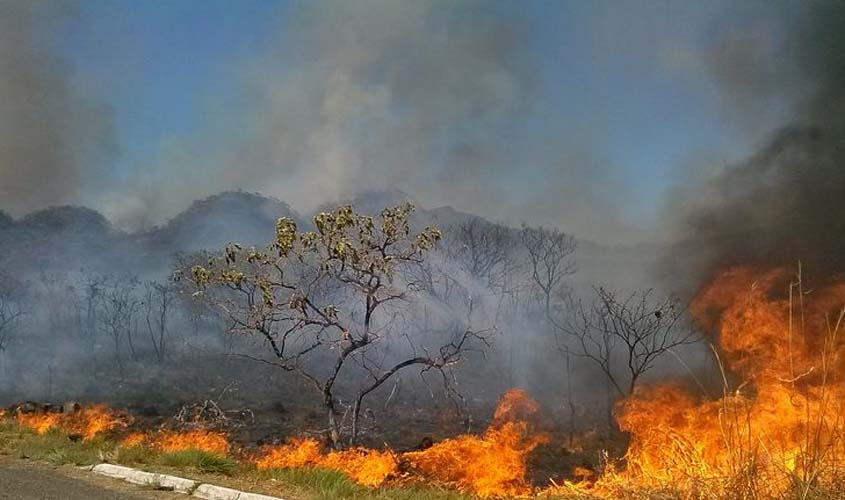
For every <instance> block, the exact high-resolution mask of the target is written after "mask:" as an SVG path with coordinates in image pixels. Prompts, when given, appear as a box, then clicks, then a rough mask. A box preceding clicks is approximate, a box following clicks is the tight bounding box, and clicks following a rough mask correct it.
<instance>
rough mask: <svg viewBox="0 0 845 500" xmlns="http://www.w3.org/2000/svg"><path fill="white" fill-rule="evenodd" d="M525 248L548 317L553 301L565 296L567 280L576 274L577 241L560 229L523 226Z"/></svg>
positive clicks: (533, 278) (530, 269)
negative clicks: (575, 255) (565, 281)
mask: <svg viewBox="0 0 845 500" xmlns="http://www.w3.org/2000/svg"><path fill="white" fill-rule="evenodd" d="M522 244H523V246H524V247H525V251H526V253H527V254H528V265H529V274H530V275H531V279H532V280H533V284H534V285H535V286H536V288H537V290H538V292H539V293H538V295H539V298H540V301H541V303H542V306H543V313H544V314H545V315H546V317H548V316H549V315H550V314H551V312H552V306H553V304H554V302H553V301H554V300H555V299H557V298H561V299H562V298H565V296H566V292H567V288H566V287H565V283H564V280H565V279H566V277H567V276H571V275H572V274H574V273H575V269H576V268H575V259H574V258H573V256H574V254H575V238H573V237H572V236H571V235H568V234H566V233H564V232H562V231H558V230H557V229H546V228H544V227H537V228H534V227H529V226H525V225H523V226H522Z"/></svg>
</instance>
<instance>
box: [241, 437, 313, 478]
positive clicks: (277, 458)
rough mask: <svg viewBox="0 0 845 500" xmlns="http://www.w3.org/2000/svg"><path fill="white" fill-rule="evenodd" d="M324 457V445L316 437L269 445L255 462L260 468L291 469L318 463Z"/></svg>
mask: <svg viewBox="0 0 845 500" xmlns="http://www.w3.org/2000/svg"><path fill="white" fill-rule="evenodd" d="M321 458H322V446H321V445H320V443H319V442H317V440H316V439H292V440H290V441H289V442H288V443H287V444H284V445H280V446H268V447H265V448H264V455H263V456H262V457H261V458H259V459H258V460H257V461H256V462H255V466H256V467H258V468H259V469H262V470H263V469H291V468H295V467H305V466H313V465H316V464H317V463H318V462H319V461H320V459H321Z"/></svg>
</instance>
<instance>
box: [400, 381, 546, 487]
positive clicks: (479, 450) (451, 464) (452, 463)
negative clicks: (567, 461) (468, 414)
mask: <svg viewBox="0 0 845 500" xmlns="http://www.w3.org/2000/svg"><path fill="white" fill-rule="evenodd" d="M538 410H539V406H538V405H537V403H536V402H535V401H534V400H532V399H531V398H530V397H529V396H528V394H527V393H526V392H525V391H523V390H521V389H511V390H510V391H508V392H506V393H505V394H504V395H503V396H502V398H501V400H500V401H499V405H498V406H497V408H496V412H495V414H494V418H493V423H492V425H491V426H490V428H488V429H487V431H486V432H485V433H484V435H482V436H472V435H464V436H458V437H456V438H454V439H447V440H445V441H442V442H440V443H437V444H435V445H434V446H432V447H431V448H428V449H427V450H423V451H417V452H411V453H406V454H404V455H403V458H404V459H405V460H407V461H408V463H409V464H410V465H411V468H412V469H413V470H415V471H417V472H418V473H420V474H421V475H423V476H424V477H427V478H430V479H432V480H434V481H437V482H441V483H445V484H450V485H454V486H456V487H458V488H459V489H461V490H464V491H468V492H471V493H474V494H476V495H478V496H481V497H493V496H506V495H524V494H527V493H529V492H530V491H531V488H530V487H529V486H528V485H527V484H526V481H525V472H526V468H527V461H528V455H529V454H530V453H531V451H533V450H534V448H536V447H537V446H538V445H540V444H542V443H544V442H546V441H547V437H546V436H544V435H542V434H535V433H533V432H532V429H531V425H530V423H529V421H530V418H531V417H533V416H534V415H535V414H536V413H537V411H538Z"/></svg>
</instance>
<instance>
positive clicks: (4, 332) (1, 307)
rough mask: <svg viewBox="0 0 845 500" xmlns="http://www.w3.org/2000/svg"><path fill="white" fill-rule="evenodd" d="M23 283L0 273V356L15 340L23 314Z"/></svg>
mask: <svg viewBox="0 0 845 500" xmlns="http://www.w3.org/2000/svg"><path fill="white" fill-rule="evenodd" d="M24 287H25V285H24V283H22V282H20V281H18V280H16V279H14V278H13V277H11V276H7V275H5V274H3V275H0V356H2V355H3V354H5V352H6V350H7V349H8V348H9V346H10V345H11V343H12V342H13V341H14V340H15V337H16V336H17V334H18V331H19V328H20V326H21V319H22V318H23V316H24V314H25V309H24V300H25V290H24Z"/></svg>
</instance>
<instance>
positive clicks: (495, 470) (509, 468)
mask: <svg viewBox="0 0 845 500" xmlns="http://www.w3.org/2000/svg"><path fill="white" fill-rule="evenodd" d="M537 410H538V406H537V403H536V402H534V401H533V400H532V399H531V398H530V397H528V395H527V393H525V391H522V390H511V391H509V392H508V393H506V394H505V395H504V396H503V397H502V399H501V401H500V402H499V405H498V407H497V409H496V413H495V417H494V420H493V424H492V425H491V426H490V428H489V429H487V431H486V432H485V433H484V434H483V435H482V436H473V435H464V436H458V437H456V438H454V439H448V440H445V441H442V442H440V443H437V444H435V445H434V446H432V447H431V448H428V449H426V450H423V451H414V452H407V453H402V454H398V455H397V454H394V453H392V452H390V451H377V450H369V449H364V448H354V449H350V450H344V451H332V452H329V453H325V454H324V453H323V452H322V447H321V446H320V444H319V443H318V442H317V441H316V440H313V439H298V440H292V441H291V442H289V443H288V444H285V445H280V446H272V447H266V448H265V449H264V450H263V455H262V456H261V457H260V458H258V459H257V460H256V466H257V467H258V468H259V469H274V468H291V467H302V466H311V467H320V468H325V469H332V470H338V471H340V472H343V473H344V474H346V475H347V476H349V477H350V478H351V479H353V480H354V481H356V482H357V483H359V484H362V485H366V486H379V485H381V484H383V483H384V482H385V481H387V480H389V479H391V478H395V477H398V475H399V470H400V465H403V466H404V468H407V469H408V470H410V471H411V472H413V473H414V474H415V475H416V476H418V477H419V478H424V479H427V480H430V481H435V482H438V483H442V484H447V485H454V486H456V487H458V488H460V489H462V490H464V491H467V492H471V493H473V494H476V495H478V496H481V497H494V496H506V495H524V494H528V493H530V492H531V488H530V486H529V485H528V484H527V483H526V481H525V472H526V468H527V460H528V455H529V453H531V451H532V450H533V449H534V448H535V447H536V446H537V445H539V444H541V443H543V442H545V441H546V437H545V436H543V435H535V434H534V433H533V432H532V429H531V425H530V423H529V421H528V419H529V418H530V417H531V416H533V415H534V414H535V413H536V412H537Z"/></svg>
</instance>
